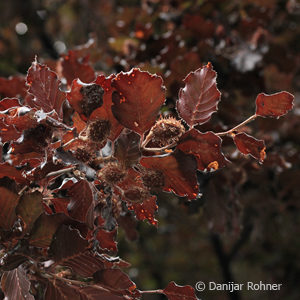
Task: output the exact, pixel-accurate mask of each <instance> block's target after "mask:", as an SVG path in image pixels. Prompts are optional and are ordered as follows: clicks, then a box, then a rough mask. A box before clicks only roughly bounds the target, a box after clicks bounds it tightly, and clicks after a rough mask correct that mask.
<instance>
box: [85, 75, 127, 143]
mask: <svg viewBox="0 0 300 300" xmlns="http://www.w3.org/2000/svg"><path fill="white" fill-rule="evenodd" d="M114 77H115V76H114V75H112V76H110V77H105V76H103V75H99V76H98V77H97V79H96V80H95V83H97V84H99V85H100V86H101V87H102V88H103V90H104V95H103V106H102V107H101V108H99V109H97V110H95V111H94V112H93V113H92V115H91V117H90V119H91V120H93V119H104V120H108V121H109V123H110V125H111V128H110V134H109V137H108V138H109V139H110V140H111V141H114V140H115V139H116V138H117V137H118V136H119V134H120V133H121V131H122V129H123V128H124V127H123V125H121V124H120V123H119V121H118V120H117V119H116V118H115V117H114V115H113V113H112V110H111V106H112V93H113V92H114V91H115V88H113V87H112V86H111V82H112V80H113V79H114Z"/></svg>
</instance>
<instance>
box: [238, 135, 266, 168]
mask: <svg viewBox="0 0 300 300" xmlns="http://www.w3.org/2000/svg"><path fill="white" fill-rule="evenodd" d="M233 140H234V143H235V144H236V146H237V148H238V149H239V151H240V152H241V153H243V154H244V155H248V154H250V155H251V156H252V157H254V158H255V159H257V160H259V161H260V162H263V161H264V159H265V157H266V152H265V149H266V146H265V143H264V141H263V140H257V139H255V138H254V137H253V136H250V135H248V134H246V133H244V132H242V133H238V134H236V135H235V136H234V138H233Z"/></svg>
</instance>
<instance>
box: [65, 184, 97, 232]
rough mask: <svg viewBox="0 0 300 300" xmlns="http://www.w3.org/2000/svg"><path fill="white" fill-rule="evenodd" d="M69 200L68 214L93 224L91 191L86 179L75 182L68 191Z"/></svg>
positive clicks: (90, 224)
mask: <svg viewBox="0 0 300 300" xmlns="http://www.w3.org/2000/svg"><path fill="white" fill-rule="evenodd" d="M68 194H69V195H70V197H71V201H70V203H69V205H68V211H69V215H70V216H71V217H72V218H73V219H75V220H78V221H80V222H83V223H87V224H89V226H90V227H92V226H93V221H94V220H93V216H92V214H91V213H92V212H93V209H94V205H93V192H92V190H91V187H90V184H89V183H88V181H86V180H80V181H78V182H76V183H75V184H74V185H73V186H72V187H71V188H70V189H69V191H68Z"/></svg>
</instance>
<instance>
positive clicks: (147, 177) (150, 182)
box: [142, 170, 165, 189]
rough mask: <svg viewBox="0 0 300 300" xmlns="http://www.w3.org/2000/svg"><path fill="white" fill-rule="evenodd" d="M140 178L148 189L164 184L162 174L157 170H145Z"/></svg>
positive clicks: (159, 187)
mask: <svg viewBox="0 0 300 300" xmlns="http://www.w3.org/2000/svg"><path fill="white" fill-rule="evenodd" d="M142 180H143V184H144V185H145V186H146V187H147V188H149V189H161V188H162V187H163V186H164V185H165V178H164V174H163V173H162V172H161V171H158V170H146V171H145V173H144V174H143V175H142Z"/></svg>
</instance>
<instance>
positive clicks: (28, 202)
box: [16, 191, 44, 232]
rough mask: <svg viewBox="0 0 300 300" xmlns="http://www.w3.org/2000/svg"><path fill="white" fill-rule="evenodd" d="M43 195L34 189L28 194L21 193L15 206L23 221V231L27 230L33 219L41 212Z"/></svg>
mask: <svg viewBox="0 0 300 300" xmlns="http://www.w3.org/2000/svg"><path fill="white" fill-rule="evenodd" d="M42 201H43V196H42V194H41V193H40V192H38V191H36V192H33V193H30V194H23V195H22V197H21V198H20V200H19V204H18V206H17V207H16V214H17V215H18V216H20V217H21V218H22V221H23V222H24V227H25V228H24V230H25V232H29V231H30V230H31V229H32V227H33V224H34V222H35V220H36V219H37V218H38V217H39V216H40V215H41V214H42V213H43V211H44V209H43V206H42Z"/></svg>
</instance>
